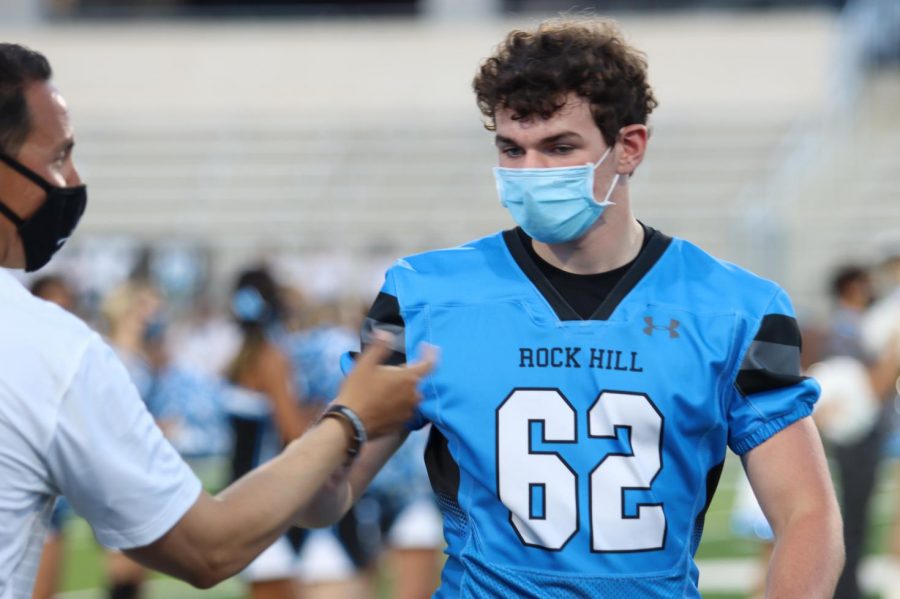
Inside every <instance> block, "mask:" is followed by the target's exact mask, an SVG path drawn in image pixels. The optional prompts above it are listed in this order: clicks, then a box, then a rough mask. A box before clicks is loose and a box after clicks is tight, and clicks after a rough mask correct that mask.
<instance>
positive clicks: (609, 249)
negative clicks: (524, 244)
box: [532, 205, 644, 275]
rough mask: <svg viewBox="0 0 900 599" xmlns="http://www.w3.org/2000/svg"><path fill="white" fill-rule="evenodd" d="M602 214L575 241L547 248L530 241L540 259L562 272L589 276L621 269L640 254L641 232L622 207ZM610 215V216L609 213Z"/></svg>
mask: <svg viewBox="0 0 900 599" xmlns="http://www.w3.org/2000/svg"><path fill="white" fill-rule="evenodd" d="M620 208H623V210H621V214H617V213H616V212H618V211H615V210H607V211H606V213H604V215H603V216H602V217H600V220H599V221H597V223H596V224H595V225H594V226H593V227H591V229H590V230H589V231H588V232H587V233H585V234H584V235H583V236H582V237H580V238H579V239H576V240H575V241H570V242H568V243H560V244H554V245H548V244H546V243H541V242H540V241H536V240H532V243H533V244H534V251H535V252H537V255H538V256H540V257H541V258H542V259H543V260H545V261H546V262H548V263H549V264H551V265H552V266H555V267H556V268H559V269H560V270H564V271H566V272H570V273H573V274H578V275H591V274H597V273H602V272H608V271H610V270H614V269H616V268H619V267H621V266H625V265H626V264H628V263H629V262H631V261H632V260H634V259H635V258H636V257H637V255H638V253H640V251H641V244H642V243H643V241H644V229H643V227H641V224H640V223H639V222H637V220H635V218H634V216H632V214H631V211H630V210H627V205H626V206H620ZM610 213H612V214H610Z"/></svg>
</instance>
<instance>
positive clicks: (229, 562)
mask: <svg viewBox="0 0 900 599" xmlns="http://www.w3.org/2000/svg"><path fill="white" fill-rule="evenodd" d="M50 76H51V69H50V66H49V64H48V63H47V61H46V59H45V58H44V57H43V56H42V55H40V54H38V53H36V52H33V51H31V50H28V49H26V48H23V47H22V46H18V45H14V44H0V266H2V267H5V268H25V269H26V270H29V271H33V270H37V269H38V268H40V267H42V266H43V265H44V264H46V263H47V261H49V259H50V257H51V256H52V255H53V254H54V253H55V251H56V250H57V249H59V247H61V246H62V245H63V244H64V243H65V241H66V239H67V238H68V237H69V235H70V234H71V233H72V231H73V230H74V228H75V226H76V225H77V223H78V220H79V219H80V217H81V214H82V213H83V211H84V207H85V204H86V199H87V192H86V189H85V187H84V186H83V185H82V183H81V180H80V178H79V176H78V171H77V170H76V168H75V165H74V163H73V161H72V149H73V147H74V145H75V144H74V137H73V131H72V127H71V125H70V123H69V117H68V111H67V109H66V104H65V102H64V101H63V99H62V97H61V96H60V95H59V92H58V91H57V90H56V88H55V87H53V86H52V85H51V84H50V83H49V80H50ZM0 332H2V335H0V439H2V441H0V522H2V526H0V599H24V598H26V597H29V596H30V593H31V587H32V584H33V580H34V575H35V569H36V567H37V563H38V560H39V557H40V548H41V546H42V542H43V537H44V527H45V522H46V520H47V518H48V516H49V513H50V510H51V509H52V506H53V502H54V500H55V498H56V496H58V495H60V494H63V495H65V496H66V497H68V498H69V500H70V501H71V503H72V505H73V506H74V508H75V510H76V511H77V512H78V513H79V514H80V515H82V516H83V517H85V518H86V519H87V520H88V521H89V522H90V523H91V525H92V526H93V528H94V531H95V533H96V535H97V538H98V539H99V540H100V541H101V542H102V543H104V544H106V545H109V546H111V547H115V548H119V549H122V550H124V551H125V552H126V553H127V554H128V555H130V556H131V557H133V558H134V559H136V560H137V561H139V562H141V563H143V564H145V565H147V566H150V567H153V568H156V569H158V570H161V571H163V572H167V573H169V574H172V575H174V576H178V577H180V578H183V579H185V580H187V581H189V582H191V583H192V584H194V585H196V586H200V587H208V586H211V585H213V584H215V583H217V582H218V581H220V580H222V579H224V578H226V577H228V576H230V575H232V574H234V573H236V572H238V571H239V570H241V569H242V568H243V567H244V566H245V565H246V564H247V563H248V562H249V561H250V560H251V559H252V558H254V557H255V556H256V555H257V554H259V553H260V552H261V551H262V550H263V549H265V548H266V547H267V546H268V545H269V544H270V543H271V542H273V541H274V540H275V539H276V538H277V537H278V536H279V535H280V534H281V533H282V532H284V530H285V529H287V528H288V527H289V526H290V525H291V524H292V523H294V521H295V519H296V515H297V514H298V513H300V510H301V509H302V508H303V507H305V506H306V505H307V504H308V503H309V501H310V499H311V498H312V497H313V496H314V495H315V493H316V492H317V491H318V490H319V489H320V488H321V487H322V486H323V485H325V484H326V483H327V482H328V481H329V479H330V478H331V476H332V474H334V473H335V472H336V471H338V470H340V468H341V467H342V465H343V464H344V463H345V462H346V461H347V459H348V454H349V457H352V456H353V455H355V453H356V451H358V449H359V445H361V444H362V443H363V442H364V441H365V440H366V438H367V436H368V437H376V436H382V435H385V434H387V433H392V432H394V431H398V430H399V429H400V428H401V427H402V426H403V423H404V422H405V421H406V420H407V419H408V418H409V417H410V416H411V415H412V410H413V407H414V406H415V405H416V404H417V402H418V391H417V386H418V382H419V380H420V378H421V377H422V376H424V375H425V374H426V373H427V372H428V371H429V370H430V369H431V367H432V365H433V360H432V359H431V358H426V359H425V360H424V361H422V362H420V363H418V364H413V365H411V366H409V367H408V368H390V369H389V368H384V367H381V366H379V364H380V362H381V361H382V359H383V358H384V357H385V356H386V355H387V353H388V351H389V350H388V349H387V348H386V347H379V348H377V349H375V350H374V351H373V352H369V353H368V354H367V355H365V354H364V355H365V357H364V358H363V359H362V362H361V364H360V367H358V368H357V369H356V372H355V373H354V374H353V375H352V376H351V377H349V378H348V379H347V381H346V382H345V384H344V386H343V387H342V390H341V393H340V395H339V396H338V398H337V399H336V400H335V405H336V406H343V407H342V408H339V409H337V410H336V411H334V412H331V413H330V414H328V415H327V417H326V418H324V419H323V420H322V422H321V423H320V424H319V425H317V426H315V427H314V428H313V429H312V430H310V431H309V432H308V433H307V434H306V435H305V436H304V437H303V438H301V439H299V440H297V441H295V442H293V443H291V444H290V445H289V446H288V447H287V448H286V449H285V451H284V452H283V453H282V455H281V456H280V457H278V458H276V459H275V460H273V461H271V462H269V463H268V464H266V465H265V466H264V467H262V468H260V469H258V470H257V471H254V472H252V473H250V474H248V475H247V476H246V477H244V478H243V479H241V480H239V481H237V482H236V483H235V484H234V485H232V486H231V487H229V488H228V489H226V490H225V491H223V492H222V493H220V494H219V495H217V496H215V497H212V496H210V495H208V494H207V493H205V492H204V491H202V489H201V486H200V482H199V481H198V480H197V478H196V477H195V476H194V475H193V473H192V472H191V471H190V469H189V468H188V467H187V466H186V465H185V464H184V462H182V461H181V459H180V458H179V457H178V455H177V453H176V452H175V450H174V449H173V448H172V447H171V445H169V443H168V442H167V441H166V440H165V439H164V438H163V436H162V434H161V433H160V431H159V429H158V428H157V427H156V426H155V425H154V423H153V420H152V418H151V417H150V415H149V414H148V412H147V411H146V409H145V407H144V404H143V402H142V401H141V400H140V398H139V396H138V394H137V392H136V390H135V389H134V387H133V385H132V384H131V382H130V380H129V377H128V374H127V373H126V371H125V369H124V368H123V366H122V365H121V364H120V363H119V361H118V360H117V359H116V357H115V355H114V353H113V352H112V350H111V349H110V348H109V347H107V345H106V344H105V343H104V342H103V341H102V340H101V339H100V337H99V336H98V335H97V334H96V333H94V332H92V331H91V330H90V329H89V328H88V327H87V326H85V325H84V324H83V323H82V322H81V321H79V320H78V319H76V318H75V317H74V316H71V315H69V314H68V313H67V312H65V311H63V310H62V309H60V308H58V307H56V306H54V305H51V304H49V303H46V302H43V301H41V300H39V299H36V298H34V297H33V296H31V295H30V294H29V293H28V292H27V291H26V290H25V289H24V288H22V286H21V285H20V284H19V283H18V282H17V281H16V280H15V279H14V278H13V277H12V276H11V275H10V274H9V273H8V272H6V271H5V270H0ZM347 408H349V410H348V409H347ZM299 524H303V523H302V522H299Z"/></svg>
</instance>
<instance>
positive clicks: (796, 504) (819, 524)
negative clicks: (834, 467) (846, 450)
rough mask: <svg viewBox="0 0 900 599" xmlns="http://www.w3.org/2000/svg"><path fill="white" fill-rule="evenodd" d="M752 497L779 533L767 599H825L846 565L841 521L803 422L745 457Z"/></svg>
mask: <svg viewBox="0 0 900 599" xmlns="http://www.w3.org/2000/svg"><path fill="white" fill-rule="evenodd" d="M743 463H744V468H745V470H746V471H747V476H748V477H749V479H750V484H751V485H752V487H753V491H754V492H755V494H756V497H757V499H758V500H759V503H760V506H761V507H762V509H763V512H764V513H765V515H766V517H767V518H768V520H769V523H770V524H771V526H772V529H773V530H774V532H775V549H774V552H773V554H772V558H771V560H770V562H769V569H768V577H767V584H766V597H768V598H769V599H780V598H785V599H798V598H809V599H820V598H821V599H826V598H830V597H831V596H832V595H833V593H834V588H835V585H836V584H837V579H838V576H839V575H840V572H841V569H842V568H843V565H844V545H843V536H842V525H841V516H840V511H839V509H838V504H837V500H836V498H835V495H834V487H833V486H832V483H831V477H830V476H829V474H828V467H827V465H826V463H825V454H824V451H823V450H822V442H821V440H820V439H819V434H818V432H817V431H816V428H815V425H814V424H813V422H812V420H811V419H810V418H808V417H807V418H803V419H801V420H799V421H797V422H795V423H794V424H792V425H791V426H789V427H787V428H785V429H784V430H782V431H781V432H779V433H777V434H775V435H774V436H773V437H772V438H770V439H769V440H767V441H765V442H764V443H762V444H761V445H759V446H757V447H755V448H754V449H752V450H750V451H749V452H748V453H747V454H745V455H744V456H743Z"/></svg>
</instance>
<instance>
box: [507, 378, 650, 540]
mask: <svg viewBox="0 0 900 599" xmlns="http://www.w3.org/2000/svg"><path fill="white" fill-rule="evenodd" d="M532 423H541V424H543V442H544V443H562V444H575V443H578V438H577V429H578V426H577V413H576V411H575V408H574V407H572V404H570V403H569V401H568V400H567V399H566V397H565V396H564V395H563V394H562V393H561V392H560V391H559V390H557V389H516V390H514V391H513V392H512V393H511V394H510V395H509V397H507V398H506V400H505V401H504V402H503V403H502V404H501V405H500V407H499V408H497V489H498V494H499V496H500V501H502V502H503V504H504V505H505V506H506V507H507V508H508V509H509V512H510V523H511V524H512V526H513V528H514V529H515V531H516V533H517V534H518V536H519V538H520V539H521V540H522V542H523V543H524V544H526V545H529V546H533V547H540V548H543V549H548V550H552V551H555V550H560V549H562V548H563V547H564V546H565V545H566V543H568V542H569V540H570V539H571V538H572V537H573V536H575V533H576V532H577V531H578V522H579V515H578V514H579V501H578V474H577V473H576V472H575V471H574V470H573V469H572V468H571V466H570V465H569V464H568V463H567V462H566V461H565V460H564V459H563V457H562V456H561V455H560V454H559V453H556V452H551V451H547V450H541V451H535V450H534V449H532V444H531V428H532V427H531V425H532ZM617 428H626V429H630V440H631V453H607V454H606V455H605V456H604V457H603V459H601V460H600V461H599V462H598V463H597V465H596V466H594V468H593V470H592V471H591V472H590V478H589V486H588V489H589V493H588V497H589V501H588V503H589V505H588V506H587V509H588V510H589V511H590V527H591V531H590V532H591V551H593V552H637V551H654V550H658V549H662V548H663V545H664V544H665V538H666V516H665V512H664V510H663V505H662V504H661V503H639V504H638V507H637V513H636V515H627V514H626V510H625V491H627V490H631V489H634V490H646V489H649V488H650V487H651V486H652V484H653V481H654V479H655V478H656V477H657V475H658V474H659V471H660V469H661V467H662V435H663V418H662V415H661V414H660V413H659V411H658V410H657V409H656V406H654V405H653V402H652V401H650V398H649V397H647V396H646V395H643V394H638V393H625V392H621V391H604V392H602V393H600V395H599V396H598V397H597V400H596V401H595V402H594V404H593V405H592V406H591V408H590V409H589V410H588V431H587V436H588V437H589V438H595V439H596V438H615V437H616V429H617ZM586 446H588V445H586Z"/></svg>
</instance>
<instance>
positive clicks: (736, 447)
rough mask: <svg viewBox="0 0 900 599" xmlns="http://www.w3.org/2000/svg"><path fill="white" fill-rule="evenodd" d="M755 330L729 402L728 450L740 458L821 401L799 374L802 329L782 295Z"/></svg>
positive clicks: (814, 386)
mask: <svg viewBox="0 0 900 599" xmlns="http://www.w3.org/2000/svg"><path fill="white" fill-rule="evenodd" d="M751 331H752V332H750V334H751V335H753V336H752V339H749V340H745V342H744V344H743V345H744V347H743V348H742V349H743V352H742V355H741V356H740V358H739V362H738V363H739V366H738V368H737V369H736V370H737V371H736V375H735V376H734V377H733V380H732V384H730V385H729V392H730V397H729V400H728V403H727V411H728V414H727V418H728V445H729V447H731V450H732V451H734V452H735V453H736V454H738V455H742V454H744V453H746V452H748V451H750V450H751V449H753V448H754V447H756V446H757V445H759V444H761V443H763V442H764V441H766V440H767V439H769V438H770V437H772V436H773V435H774V434H776V433H777V432H779V431H781V430H782V429H784V428H786V427H787V426H789V425H790V424H793V423H794V422H796V421H797V420H800V419H801V418H803V417H805V416H808V415H809V414H811V413H812V410H813V405H814V404H815V402H816V400H817V399H818V397H819V385H818V384H817V383H816V382H815V380H814V379H811V378H808V377H805V376H802V375H801V374H800V348H801V339H800V327H799V326H798V324H797V319H796V317H795V316H794V310H793V308H792V306H791V302H790V299H788V296H787V294H786V293H785V292H784V291H782V290H780V289H779V290H778V292H777V293H776V295H775V297H774V298H773V299H772V301H771V302H770V303H769V305H768V307H767V308H766V310H765V312H764V314H763V315H762V317H761V318H760V319H759V320H758V322H757V324H756V326H755V330H753V328H751ZM747 341H749V343H748V342H747Z"/></svg>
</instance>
